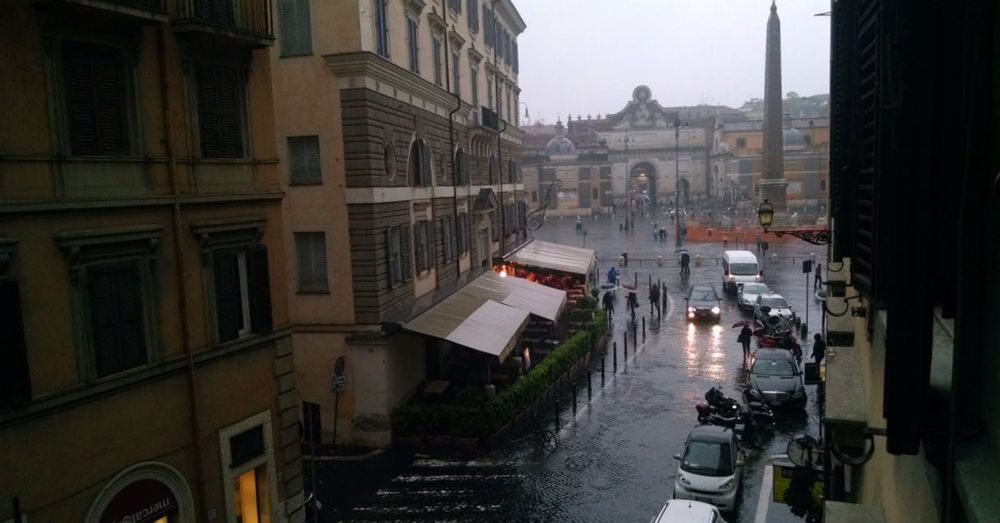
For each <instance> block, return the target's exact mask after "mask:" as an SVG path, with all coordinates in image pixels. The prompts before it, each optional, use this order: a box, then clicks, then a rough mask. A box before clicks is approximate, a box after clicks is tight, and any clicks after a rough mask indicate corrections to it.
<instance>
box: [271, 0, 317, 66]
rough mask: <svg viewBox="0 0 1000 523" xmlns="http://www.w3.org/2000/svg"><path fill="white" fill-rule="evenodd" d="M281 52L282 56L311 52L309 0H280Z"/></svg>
mask: <svg viewBox="0 0 1000 523" xmlns="http://www.w3.org/2000/svg"><path fill="white" fill-rule="evenodd" d="M278 10H279V13H278V14H279V16H280V17H281V53H282V55H284V56H292V55H303V54H309V53H311V52H312V28H311V25H310V24H311V22H310V16H309V0H280V2H279V4H278Z"/></svg>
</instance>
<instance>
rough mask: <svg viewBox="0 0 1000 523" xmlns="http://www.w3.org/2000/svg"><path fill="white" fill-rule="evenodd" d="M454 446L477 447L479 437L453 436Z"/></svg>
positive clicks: (462, 447)
mask: <svg viewBox="0 0 1000 523" xmlns="http://www.w3.org/2000/svg"><path fill="white" fill-rule="evenodd" d="M454 441H455V448H457V449H464V450H473V449H478V448H479V438H460V437H458V436H455V438H454Z"/></svg>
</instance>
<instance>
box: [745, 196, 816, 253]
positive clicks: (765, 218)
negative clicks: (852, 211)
mask: <svg viewBox="0 0 1000 523" xmlns="http://www.w3.org/2000/svg"><path fill="white" fill-rule="evenodd" d="M757 220H758V221H759V222H760V226H761V227H762V228H763V229H764V232H773V233H774V235H775V236H777V237H778V238H781V237H782V236H784V235H786V234H790V235H792V236H795V237H796V238H798V239H800V240H802V241H806V242H809V243H811V244H813V245H829V244H830V240H831V236H830V230H829V229H826V228H812V229H809V228H799V229H774V230H769V229H770V228H771V224H772V223H774V206H773V205H771V202H769V201H767V199H765V200H764V201H762V202H760V206H759V207H758V208H757Z"/></svg>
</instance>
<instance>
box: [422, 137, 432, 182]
mask: <svg viewBox="0 0 1000 523" xmlns="http://www.w3.org/2000/svg"><path fill="white" fill-rule="evenodd" d="M420 143H421V156H420V185H421V186H422V187H426V186H428V185H431V146H430V145H428V144H427V143H426V142H420Z"/></svg>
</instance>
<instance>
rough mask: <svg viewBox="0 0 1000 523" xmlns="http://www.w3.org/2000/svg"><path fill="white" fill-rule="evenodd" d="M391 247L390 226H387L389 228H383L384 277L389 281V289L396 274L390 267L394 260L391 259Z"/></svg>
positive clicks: (392, 254)
mask: <svg viewBox="0 0 1000 523" xmlns="http://www.w3.org/2000/svg"><path fill="white" fill-rule="evenodd" d="M392 249H393V245H392V227H389V228H387V229H386V230H385V273H386V275H387V278H386V279H387V280H388V282H389V288H390V289H391V288H392V285H393V284H394V283H396V274H395V271H393V268H392V265H393V261H394V260H393V258H394V253H393V250H392Z"/></svg>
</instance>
